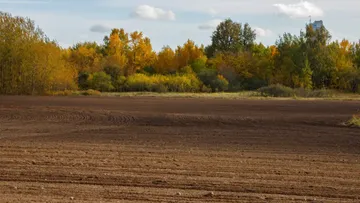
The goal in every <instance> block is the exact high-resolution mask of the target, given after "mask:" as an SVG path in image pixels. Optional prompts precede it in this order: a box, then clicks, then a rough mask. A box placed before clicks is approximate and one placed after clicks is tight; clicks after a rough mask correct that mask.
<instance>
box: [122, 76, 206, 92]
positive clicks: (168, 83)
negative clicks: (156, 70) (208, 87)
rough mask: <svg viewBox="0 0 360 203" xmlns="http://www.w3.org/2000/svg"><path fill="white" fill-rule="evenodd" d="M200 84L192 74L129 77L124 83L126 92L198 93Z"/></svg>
mask: <svg viewBox="0 0 360 203" xmlns="http://www.w3.org/2000/svg"><path fill="white" fill-rule="evenodd" d="M200 86H201V82H200V81H199V79H198V78H197V77H196V76H195V75H193V74H184V75H168V76H165V75H152V76H148V75H144V74H135V75H132V76H129V77H128V78H127V80H126V83H125V88H126V90H128V91H136V92H137V91H148V92H168V91H170V92H199V91H200Z"/></svg>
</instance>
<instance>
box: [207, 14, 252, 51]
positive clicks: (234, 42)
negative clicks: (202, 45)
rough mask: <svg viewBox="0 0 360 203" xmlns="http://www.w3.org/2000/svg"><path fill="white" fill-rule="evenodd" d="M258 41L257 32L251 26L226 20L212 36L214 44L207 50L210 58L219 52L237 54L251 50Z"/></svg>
mask: <svg viewBox="0 0 360 203" xmlns="http://www.w3.org/2000/svg"><path fill="white" fill-rule="evenodd" d="M255 40H256V34H255V31H254V30H252V29H251V27H250V25H249V24H247V23H246V24H245V25H244V26H242V24H241V23H237V22H233V21H232V20H231V19H226V20H225V21H223V22H221V23H220V25H218V26H217V28H216V30H215V31H214V32H213V34H212V36H211V42H212V44H211V45H210V46H208V47H207V48H206V52H207V53H206V54H207V56H208V57H212V56H214V55H215V54H216V53H218V52H232V53H236V52H238V51H241V50H246V51H248V50H250V49H251V47H252V45H253V44H254V41H255Z"/></svg>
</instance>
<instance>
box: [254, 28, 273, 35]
mask: <svg viewBox="0 0 360 203" xmlns="http://www.w3.org/2000/svg"><path fill="white" fill-rule="evenodd" d="M254 30H255V33H256V36H258V37H267V36H270V35H272V31H271V30H269V29H264V28H261V27H255V28H254Z"/></svg>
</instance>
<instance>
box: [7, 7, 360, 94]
mask: <svg viewBox="0 0 360 203" xmlns="http://www.w3.org/2000/svg"><path fill="white" fill-rule="evenodd" d="M209 37H211V44H210V45H208V46H206V47H205V46H204V45H198V44H196V42H194V41H192V40H191V39H189V40H188V41H186V42H184V44H182V45H179V46H178V47H177V48H176V49H172V48H171V47H169V46H164V47H163V48H162V50H161V51H159V52H155V51H154V50H153V48H152V45H151V40H150V39H149V38H148V37H145V36H144V34H143V33H142V32H138V31H135V32H130V33H129V32H126V31H125V30H124V29H121V28H120V29H117V28H114V29H112V31H111V33H109V35H107V36H105V37H104V42H103V43H102V44H98V43H96V42H83V43H78V44H75V45H74V46H72V47H70V48H67V49H64V48H62V47H60V46H59V45H58V44H57V43H56V42H55V41H52V40H50V39H49V38H48V37H47V36H46V35H45V34H44V32H43V31H42V30H41V29H40V28H38V27H36V25H35V22H33V21H31V20H30V19H28V18H23V17H15V16H12V15H11V14H9V13H2V12H0V94H45V93H46V92H51V91H63V90H78V89H80V90H88V89H93V90H98V91H103V92H112V91H114V92H122V91H156V92H218V91H242V90H255V89H259V88H261V87H265V86H269V85H273V84H281V85H284V86H287V87H290V88H304V89H309V90H311V89H324V88H326V89H336V90H340V91H347V92H357V93H359V92H360V85H359V84H360V42H349V41H348V40H346V39H343V40H342V41H332V40H331V35H330V33H329V31H328V30H327V29H326V28H325V27H324V26H323V27H321V28H320V29H316V30H314V29H313V28H312V26H310V25H306V26H305V30H304V31H302V30H301V31H300V33H299V35H292V34H290V33H284V34H283V35H282V36H280V37H279V39H278V40H277V41H276V42H275V43H274V45H272V46H264V45H263V44H261V43H256V34H255V31H254V29H252V28H251V26H250V25H249V24H248V23H244V24H242V23H239V22H234V21H232V20H231V19H225V20H224V21H223V22H221V23H220V24H219V25H218V26H217V28H216V30H214V32H213V34H212V36H209Z"/></svg>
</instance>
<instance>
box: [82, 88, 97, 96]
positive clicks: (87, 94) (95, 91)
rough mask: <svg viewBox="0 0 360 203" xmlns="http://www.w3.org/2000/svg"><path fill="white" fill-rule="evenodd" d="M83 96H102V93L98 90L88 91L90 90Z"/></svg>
mask: <svg viewBox="0 0 360 203" xmlns="http://www.w3.org/2000/svg"><path fill="white" fill-rule="evenodd" d="M82 95H84V96H100V95H101V92H99V91H97V90H93V89H88V90H86V91H84V92H82Z"/></svg>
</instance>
